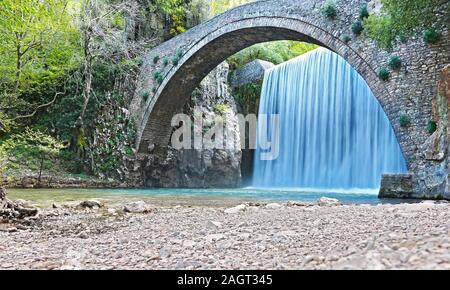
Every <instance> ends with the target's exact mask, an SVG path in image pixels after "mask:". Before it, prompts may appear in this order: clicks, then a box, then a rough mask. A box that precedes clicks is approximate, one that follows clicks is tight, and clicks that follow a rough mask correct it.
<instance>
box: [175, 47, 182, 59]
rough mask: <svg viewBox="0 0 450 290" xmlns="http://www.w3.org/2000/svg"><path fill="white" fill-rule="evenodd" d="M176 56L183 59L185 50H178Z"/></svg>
mask: <svg viewBox="0 0 450 290" xmlns="http://www.w3.org/2000/svg"><path fill="white" fill-rule="evenodd" d="M175 56H176V57H178V58H179V59H180V58H181V57H183V50H182V49H181V48H178V49H177V50H176V52H175Z"/></svg>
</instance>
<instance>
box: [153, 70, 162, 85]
mask: <svg viewBox="0 0 450 290" xmlns="http://www.w3.org/2000/svg"><path fill="white" fill-rule="evenodd" d="M153 78H154V79H155V80H156V81H157V82H158V84H161V83H162V81H163V76H162V74H161V72H160V71H158V70H157V71H155V72H154V73H153Z"/></svg>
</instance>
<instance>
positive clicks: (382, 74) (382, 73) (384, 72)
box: [378, 67, 389, 81]
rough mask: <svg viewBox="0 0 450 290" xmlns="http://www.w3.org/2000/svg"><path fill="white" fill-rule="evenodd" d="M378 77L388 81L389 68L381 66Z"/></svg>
mask: <svg viewBox="0 0 450 290" xmlns="http://www.w3.org/2000/svg"><path fill="white" fill-rule="evenodd" d="M378 77H379V78H380V79H381V80H383V81H387V80H388V79H389V70H388V69H387V68H385V67H382V68H380V69H379V70H378Z"/></svg>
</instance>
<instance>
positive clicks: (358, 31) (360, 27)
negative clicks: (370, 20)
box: [352, 21, 364, 35]
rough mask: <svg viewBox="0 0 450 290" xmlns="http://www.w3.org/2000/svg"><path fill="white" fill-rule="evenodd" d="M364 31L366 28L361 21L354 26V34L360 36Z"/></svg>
mask: <svg viewBox="0 0 450 290" xmlns="http://www.w3.org/2000/svg"><path fill="white" fill-rule="evenodd" d="M363 30H364V27H363V25H362V23H361V21H356V22H355V23H353V24H352V31H353V33H354V34H356V35H360V34H361V32H362V31H363Z"/></svg>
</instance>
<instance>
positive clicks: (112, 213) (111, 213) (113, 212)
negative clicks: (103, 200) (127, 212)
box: [108, 208, 117, 216]
mask: <svg viewBox="0 0 450 290" xmlns="http://www.w3.org/2000/svg"><path fill="white" fill-rule="evenodd" d="M108 214H110V215H113V216H114V215H117V210H116V209H115V208H108Z"/></svg>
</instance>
